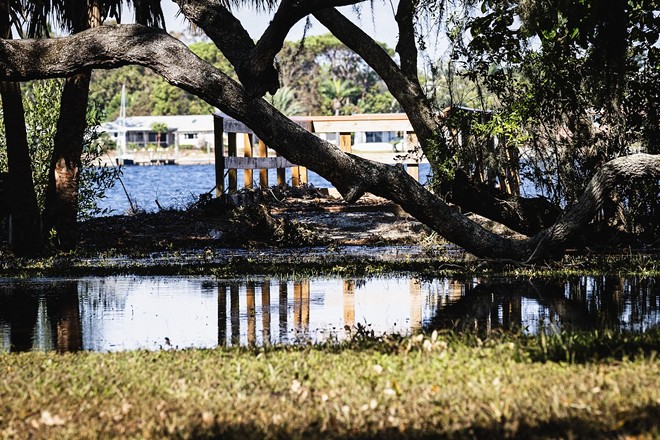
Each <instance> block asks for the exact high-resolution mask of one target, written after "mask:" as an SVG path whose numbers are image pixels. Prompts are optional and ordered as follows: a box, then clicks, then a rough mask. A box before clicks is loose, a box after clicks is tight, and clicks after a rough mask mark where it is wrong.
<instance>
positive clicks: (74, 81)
mask: <svg viewBox="0 0 660 440" xmlns="http://www.w3.org/2000/svg"><path fill="white" fill-rule="evenodd" d="M125 2H126V3H132V4H133V6H134V7H135V12H136V18H137V21H138V22H139V23H141V24H145V25H151V26H157V27H162V26H164V23H165V19H164V16H163V12H162V9H161V6H160V1H158V0H126V1H124V0H87V1H85V2H80V1H71V0H59V1H57V0H52V1H48V0H42V1H40V2H36V1H35V2H29V5H30V6H28V11H27V14H28V17H29V26H28V29H29V30H30V31H31V32H34V34H35V35H47V29H48V23H49V19H51V18H52V19H54V20H55V21H56V22H57V24H58V25H60V26H61V27H63V28H64V29H66V30H68V31H69V32H71V33H77V32H81V31H83V30H85V29H88V28H90V27H96V26H100V25H101V23H102V22H103V20H104V19H105V18H107V17H115V18H117V20H118V21H119V20H120V11H121V6H122V4H123V3H125ZM90 78H91V70H89V71H87V72H82V73H79V74H76V75H73V76H71V77H69V78H67V79H66V82H65V84H64V89H63V91H62V98H61V106H60V108H61V111H60V118H59V120H58V123H57V133H56V135H55V139H54V148H53V156H52V159H51V166H50V171H49V182H48V188H47V190H46V202H45V209H44V226H45V231H48V232H51V231H54V232H55V236H56V237H57V240H58V244H59V245H60V246H61V247H62V248H65V249H66V248H71V247H73V246H74V245H75V244H76V241H77V223H76V221H77V216H78V186H79V180H80V168H81V155H82V146H83V137H84V132H85V127H86V116H87V101H88V97H89V82H90Z"/></svg>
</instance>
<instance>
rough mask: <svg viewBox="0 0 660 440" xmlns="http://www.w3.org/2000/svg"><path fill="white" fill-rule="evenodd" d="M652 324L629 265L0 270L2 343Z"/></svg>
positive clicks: (181, 343) (108, 347)
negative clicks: (69, 275)
mask: <svg viewBox="0 0 660 440" xmlns="http://www.w3.org/2000/svg"><path fill="white" fill-rule="evenodd" d="M659 325H660V289H659V286H658V285H657V284H656V283H655V281H654V280H653V279H641V278H634V277H632V278H621V277H580V278H573V279H570V280H533V281H528V280H525V281H520V280H516V279H476V278H475V279H469V280H458V279H447V278H443V279H436V280H430V281H420V280H418V279H415V278H405V277H403V278H376V279H367V280H365V279H339V278H313V279H300V280H286V279H271V278H258V277H257V278H251V279H248V280H216V279H210V278H208V279H207V278H185V277H158V278H151V277H127V276H123V277H107V278H81V279H73V280H63V279H33V280H20V281H18V280H11V279H4V280H0V351H26V350H57V351H59V352H64V351H77V350H96V351H114V350H128V349H138V348H144V349H167V348H171V347H179V348H187V347H215V346H218V345H236V344H243V345H244V344H264V343H297V342H306V341H323V340H328V339H343V338H346V337H348V336H349V335H350V333H351V332H354V331H355V329H356V327H357V326H364V327H365V328H366V329H368V330H373V331H374V332H375V333H376V334H381V333H409V332H411V331H417V330H419V329H426V330H430V329H434V328H453V329H458V330H467V329H469V330H477V331H480V332H489V331H492V330H494V329H513V330H520V331H523V332H529V333H537V332H540V331H548V330H549V329H550V330H553V329H555V328H569V329H597V328H598V329H602V328H608V329H621V330H626V331H635V332H642V331H646V330H648V329H649V328H652V327H658V326H659Z"/></svg>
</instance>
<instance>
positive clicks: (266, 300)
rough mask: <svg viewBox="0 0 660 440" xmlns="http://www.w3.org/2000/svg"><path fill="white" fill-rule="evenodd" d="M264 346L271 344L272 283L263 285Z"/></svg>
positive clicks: (268, 282)
mask: <svg viewBox="0 0 660 440" xmlns="http://www.w3.org/2000/svg"><path fill="white" fill-rule="evenodd" d="M261 324H262V329H261V332H262V335H263V340H262V341H261V343H262V344H269V343H270V281H264V282H263V283H261Z"/></svg>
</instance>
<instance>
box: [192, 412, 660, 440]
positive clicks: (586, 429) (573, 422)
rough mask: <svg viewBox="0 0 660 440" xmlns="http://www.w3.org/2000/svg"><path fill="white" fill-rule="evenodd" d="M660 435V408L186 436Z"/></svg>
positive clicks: (355, 439)
mask: <svg viewBox="0 0 660 440" xmlns="http://www.w3.org/2000/svg"><path fill="white" fill-rule="evenodd" d="M659 435H660V405H649V406H645V407H640V408H638V409H636V410H635V411H631V412H628V413H622V414H620V415H619V417H617V418H616V419H615V420H606V421H605V420H593V419H589V418H587V417H567V418H558V419H551V420H548V421H544V422H540V423H536V424H531V423H528V422H526V421H524V420H517V421H516V420H511V421H503V422H502V423H500V424H493V425H491V426H471V427H468V428H465V429H461V430H445V428H444V427H442V426H438V427H437V429H433V428H431V429H428V430H415V429H406V428H404V429H398V428H385V429H378V428H374V429H370V430H369V431H368V432H360V431H349V432H346V431H345V430H342V431H333V430H332V429H326V430H322V429H321V426H319V425H318V424H312V425H310V426H307V427H305V428H304V429H302V430H297V429H295V428H286V427H281V426H277V427H272V429H271V428H268V429H267V430H264V429H263V427H259V426H256V425H254V424H235V425H222V426H220V425H213V426H210V427H206V428H205V427H201V426H195V427H192V429H191V432H190V433H186V437H188V438H194V439H220V438H221V439H266V438H267V439H319V438H322V439H338V440H349V439H350V440H367V439H429V440H430V439H456V438H461V439H462V438H484V439H490V438H513V439H530V438H531V439H535V438H537V439H549V438H588V439H611V438H624V437H626V438H627V437H629V436H633V437H637V436H642V437H644V438H646V437H649V438H657V437H658V436H659Z"/></svg>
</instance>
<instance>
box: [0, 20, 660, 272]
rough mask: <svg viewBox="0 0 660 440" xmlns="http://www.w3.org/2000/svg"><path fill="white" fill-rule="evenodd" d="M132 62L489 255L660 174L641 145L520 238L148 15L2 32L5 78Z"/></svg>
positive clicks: (559, 230)
mask: <svg viewBox="0 0 660 440" xmlns="http://www.w3.org/2000/svg"><path fill="white" fill-rule="evenodd" d="M163 54H167V55H168V56H163ZM127 64H138V65H142V66H146V67H150V68H151V69H153V70H154V71H155V72H156V73H158V74H159V75H161V76H162V77H163V78H164V79H165V80H167V81H168V82H169V83H171V84H173V85H175V86H177V87H180V88H182V89H184V90H186V91H188V92H190V93H192V94H194V95H197V96H200V97H202V98H203V99H204V100H205V101H206V102H208V103H209V104H211V105H214V106H216V107H218V108H219V109H220V110H222V111H223V112H225V113H226V114H228V115H230V116H232V117H234V118H236V119H239V120H241V121H243V122H244V123H245V124H246V125H248V126H249V127H251V128H252V129H253V130H254V132H255V133H256V134H257V135H258V136H259V138H260V139H262V140H264V142H265V143H266V144H268V145H269V146H271V147H272V148H273V149H274V150H275V151H277V152H278V153H280V154H281V155H282V156H283V157H285V158H286V159H288V160H289V161H291V162H293V163H297V164H300V165H303V166H306V167H307V168H309V169H310V170H312V171H314V172H316V173H318V174H320V175H321V176H323V177H325V178H326V179H328V180H329V181H330V182H332V183H333V185H334V186H335V187H336V188H337V189H338V190H339V192H340V193H341V194H342V195H343V197H344V199H346V200H347V201H349V202H352V201H355V200H357V199H359V198H360V197H361V196H362V195H364V194H365V193H366V192H371V193H373V194H375V195H379V196H383V197H386V198H388V199H390V200H392V201H393V202H395V203H398V204H399V205H401V206H402V207H403V209H405V210H406V211H407V212H408V213H410V214H411V215H413V216H414V217H416V218H417V219H418V220H420V221H421V222H423V223H425V224H426V225H428V226H429V227H431V228H433V229H435V230H436V231H437V232H438V233H439V234H440V235H442V236H443V237H445V238H446V239H447V240H449V241H451V242H453V243H455V244H457V245H459V246H461V247H463V248H464V249H466V250H467V251H468V252H471V253H473V254H474V255H477V256H479V257H484V258H494V259H509V260H515V261H523V262H533V261H539V260H545V259H551V258H557V257H559V256H561V255H562V254H563V251H564V249H566V248H567V247H568V246H570V245H571V244H572V242H573V240H574V239H575V238H576V237H577V236H579V234H580V233H581V231H583V230H584V228H585V227H586V226H587V225H588V223H589V222H590V221H591V220H592V219H593V217H594V215H595V214H596V212H597V211H598V209H599V208H600V207H601V206H602V202H603V200H604V198H605V197H607V195H608V194H609V192H610V191H611V190H612V189H613V188H615V187H616V185H617V184H627V185H634V184H635V181H636V180H638V179H655V180H660V155H651V154H635V155H631V156H626V157H621V158H618V159H614V160H612V161H610V162H608V163H606V164H605V165H603V167H601V169H600V170H599V171H598V172H597V173H596V174H595V176H594V177H593V178H592V180H591V182H590V183H589V185H588V186H587V188H586V189H585V191H584V193H583V195H582V197H581V198H580V200H579V201H578V203H577V204H576V205H575V206H574V207H573V208H571V209H570V210H569V211H568V212H567V213H565V214H564V215H563V216H562V217H561V218H560V219H559V220H558V221H557V222H556V223H555V224H554V225H553V226H551V227H549V228H547V229H544V230H543V231H541V232H539V233H538V234H536V235H534V236H533V237H529V238H524V239H520V240H517V239H510V238H507V237H504V236H501V235H498V234H496V233H493V232H491V231H489V230H486V229H485V228H483V227H481V226H480V225H478V224H477V223H475V222H473V221H471V220H470V219H468V218H466V217H465V216H463V215H462V214H460V213H458V212H457V211H455V210H454V209H452V208H451V207H449V206H448V205H447V204H446V203H445V202H444V201H443V200H442V199H441V198H440V197H438V196H437V195H435V194H432V193H430V192H429V191H428V190H427V189H425V188H424V187H423V186H422V185H420V184H419V183H418V182H416V181H415V180H414V179H413V178H412V177H410V176H409V175H408V174H407V173H406V171H405V170H404V169H403V167H402V166H391V165H386V164H383V163H377V162H372V161H369V160H367V159H363V158H360V157H358V156H354V155H352V154H346V153H344V152H342V151H341V150H340V149H338V148H337V147H336V146H334V145H332V144H330V143H328V142H326V141H324V140H322V139H320V138H318V137H316V136H315V135H314V134H313V133H310V132H308V131H307V130H305V129H303V128H302V127H300V126H299V125H298V124H296V123H295V122H293V121H291V120H290V119H288V118H287V117H286V116H284V115H282V114H281V113H279V112H278V111H277V110H276V109H274V108H273V107H272V106H271V105H269V104H268V103H267V102H266V101H265V100H263V99H261V98H256V99H255V98H254V97H252V96H251V95H250V94H249V93H248V92H247V91H246V89H245V88H243V87H242V86H240V85H239V84H238V83H236V82H235V81H234V80H232V79H231V78H229V77H228V76H227V75H226V74H224V73H223V72H221V71H220V70H218V69H216V68H215V67H213V66H212V65H211V64H209V63H206V62H204V61H203V60H201V59H200V58H198V57H197V56H196V55H194V54H193V53H192V52H191V51H190V49H188V48H187V47H186V46H185V45H184V44H183V43H181V42H180V41H177V40H176V39H174V38H173V37H171V36H170V35H168V34H167V33H165V32H164V31H159V30H154V29H149V28H146V27H144V26H139V25H121V26H102V27H100V28H98V29H92V30H88V31H85V32H82V33H80V34H77V35H73V36H71V37H65V38H58V39H56V40H46V39H38V40H22V41H2V40H0V79H5V80H17V79H34V78H47V77H50V78H52V77H61V76H66V75H70V74H71V73H72V72H84V71H86V70H87V69H90V68H116V67H120V66H123V65H127Z"/></svg>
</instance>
